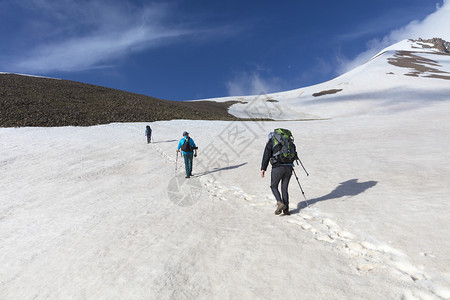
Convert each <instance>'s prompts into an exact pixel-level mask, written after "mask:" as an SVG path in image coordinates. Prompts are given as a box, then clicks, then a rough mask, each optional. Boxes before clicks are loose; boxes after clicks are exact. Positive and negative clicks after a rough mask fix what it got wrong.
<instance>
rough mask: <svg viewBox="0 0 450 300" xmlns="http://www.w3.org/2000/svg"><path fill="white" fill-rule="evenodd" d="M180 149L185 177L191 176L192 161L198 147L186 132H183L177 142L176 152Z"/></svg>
mask: <svg viewBox="0 0 450 300" xmlns="http://www.w3.org/2000/svg"><path fill="white" fill-rule="evenodd" d="M180 149H181V151H182V152H181V153H182V155H183V156H184V166H185V168H186V178H190V177H191V176H192V161H193V158H194V157H197V149H198V147H197V146H196V145H195V143H194V140H193V139H191V137H190V136H189V133H188V132H186V131H185V132H183V138H182V139H181V140H180V142H179V143H178V149H177V152H179V151H180Z"/></svg>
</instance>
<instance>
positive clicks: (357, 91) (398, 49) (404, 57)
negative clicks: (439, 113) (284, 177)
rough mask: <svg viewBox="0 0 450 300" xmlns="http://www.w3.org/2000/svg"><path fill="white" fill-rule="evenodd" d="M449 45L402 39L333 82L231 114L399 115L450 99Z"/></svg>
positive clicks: (249, 99) (246, 102)
mask: <svg viewBox="0 0 450 300" xmlns="http://www.w3.org/2000/svg"><path fill="white" fill-rule="evenodd" d="M449 49H450V43H448V42H446V41H444V40H442V39H439V38H433V39H430V40H423V39H418V40H403V41H401V42H398V43H396V44H394V45H392V46H390V47H387V48H385V49H384V50H382V51H380V52H379V53H378V54H377V55H375V56H374V57H372V59H370V60H369V61H368V62H366V63H365V64H363V65H361V66H359V67H357V68H355V69H353V70H351V71H349V72H347V73H345V74H343V75H341V76H339V77H337V78H335V79H332V80H330V81H327V82H324V83H321V84H317V85H314V86H309V87H304V88H299V89H295V90H291V91H286V92H280V93H273V94H267V95H253V96H244V97H225V98H216V99H210V100H212V101H218V102H223V101H230V100H237V101H239V103H236V104H234V105H232V106H231V107H230V108H229V112H230V113H231V114H233V115H235V116H237V117H241V118H271V119H284V120H289V119H290V120H292V119H316V118H319V119H320V118H336V117H343V116H355V115H364V114H379V113H383V114H384V113H395V112H398V111H402V110H405V109H412V108H420V107H421V106H428V105H430V104H432V103H435V102H437V101H450V84H449V83H450V53H449V52H448V51H449Z"/></svg>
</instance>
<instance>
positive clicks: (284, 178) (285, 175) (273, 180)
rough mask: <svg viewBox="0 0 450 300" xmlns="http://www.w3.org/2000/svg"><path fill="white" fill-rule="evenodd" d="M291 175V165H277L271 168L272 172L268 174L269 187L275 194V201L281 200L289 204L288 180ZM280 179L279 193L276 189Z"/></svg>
mask: <svg viewBox="0 0 450 300" xmlns="http://www.w3.org/2000/svg"><path fill="white" fill-rule="evenodd" d="M291 176H292V167H291V166H279V167H276V168H272V173H271V176H270V188H271V189H272V193H273V195H274V196H275V199H276V200H277V202H282V203H283V204H284V205H286V206H289V192H288V187H289V180H291ZM280 181H281V195H280V192H279V191H278V185H279V184H280Z"/></svg>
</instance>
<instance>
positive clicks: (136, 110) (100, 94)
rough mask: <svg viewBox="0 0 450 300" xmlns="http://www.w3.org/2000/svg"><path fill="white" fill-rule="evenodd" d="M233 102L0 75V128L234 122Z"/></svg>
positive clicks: (66, 81) (14, 75)
mask: <svg viewBox="0 0 450 300" xmlns="http://www.w3.org/2000/svg"><path fill="white" fill-rule="evenodd" d="M233 103H235V102H233V101H230V102H226V103H217V102H212V101H195V102H177V101H169V100H162V99H157V98H153V97H149V96H145V95H139V94H133V93H129V92H124V91H120V90H116V89H110V88H105V87H100V86H95V85H90V84H84V83H79V82H74V81H68V80H59V79H52V78H43V77H31V76H23V75H16V74H0V126H1V127H23V126H42V127H56V126H92V125H98V124H108V123H115V122H153V121H158V120H173V119H192V120H194V119H195V120H236V118H235V117H234V116H232V115H230V114H229V113H228V107H229V106H230V105H232V104H233Z"/></svg>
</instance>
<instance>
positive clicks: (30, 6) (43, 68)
mask: <svg viewBox="0 0 450 300" xmlns="http://www.w3.org/2000/svg"><path fill="white" fill-rule="evenodd" d="M449 22H450V0H426V1H425V0H368V1H346V0H342V1H335V0H322V1H311V0H304V1H288V0H286V1H264V0H262V1H244V0H240V1H234V0H230V1H206V0H177V1H137V0H109V1H107V0H86V1H85V0H78V1H74V0H53V1H51V0H2V1H1V2H0V24H1V25H0V34H1V37H2V43H0V72H12V73H22V74H33V75H40V76H48V77H56V78H62V79H68V80H74V81H80V82H84V83H89V84H95V85H101V86H106V87H111V88H116V89H121V90H125V91H130V92H134V93H139V94H145V95H149V96H154V97H158V98H163V99H169V100H190V99H201V98H210V97H221V96H229V95H231V96H236V95H248V94H259V93H261V92H265V93H270V92H278V91H283V90H290V89H295V88H300V87H305V86H309V85H313V84H316V83H320V82H323V81H327V80H330V79H332V78H334V77H336V76H337V75H340V74H342V73H343V72H345V71H346V70H348V69H350V68H352V67H354V66H356V65H358V64H361V63H362V62H364V61H365V60H366V59H368V58H370V56H371V55H373V54H375V53H376V52H378V51H379V50H381V49H383V48H384V47H386V46H389V45H391V44H393V43H395V42H397V41H400V40H402V39H406V38H418V37H423V38H431V37H435V36H438V37H442V38H444V39H447V40H450V23H449Z"/></svg>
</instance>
